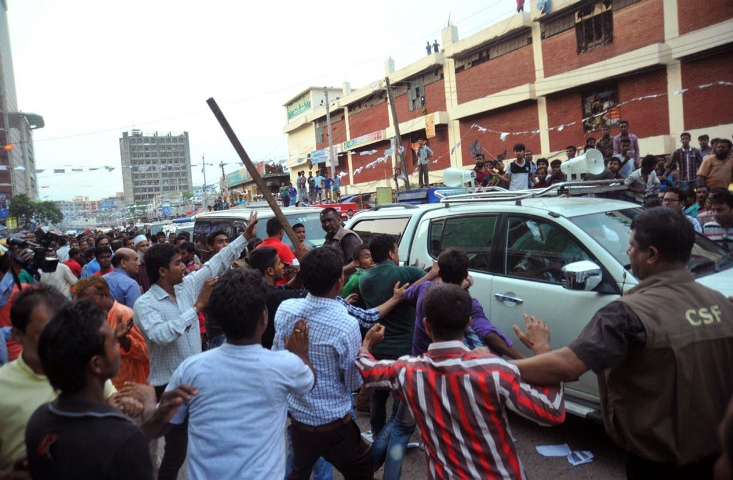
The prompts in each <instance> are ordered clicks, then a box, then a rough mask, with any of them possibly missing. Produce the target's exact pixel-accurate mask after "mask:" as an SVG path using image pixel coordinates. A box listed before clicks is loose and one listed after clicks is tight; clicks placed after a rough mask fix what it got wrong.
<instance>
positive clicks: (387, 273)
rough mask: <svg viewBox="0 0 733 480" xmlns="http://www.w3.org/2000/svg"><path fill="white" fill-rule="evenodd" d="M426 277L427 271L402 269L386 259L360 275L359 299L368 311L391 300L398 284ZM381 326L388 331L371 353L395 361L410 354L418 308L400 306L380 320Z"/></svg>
mask: <svg viewBox="0 0 733 480" xmlns="http://www.w3.org/2000/svg"><path fill="white" fill-rule="evenodd" d="M423 275H425V272H423V271H422V270H421V269H419V268H417V267H400V266H397V265H395V264H394V262H392V261H391V260H385V261H384V262H382V263H380V264H378V265H377V266H376V267H374V268H370V269H368V270H364V271H362V272H361V276H360V278H359V291H360V292H361V293H360V297H361V298H362V299H363V300H364V303H365V304H366V307H367V308H375V307H378V306H379V305H381V304H383V303H384V302H386V301H387V300H389V299H390V298H391V297H392V294H393V289H394V285H395V283H397V282H400V285H403V284H404V283H405V282H409V283H410V284H412V283H414V282H416V281H417V280H419V279H421V278H422V277H423ZM379 323H381V324H382V325H384V328H385V332H384V340H382V342H381V343H380V344H379V345H377V346H375V347H374V348H373V349H372V353H374V354H375V355H377V356H382V357H394V358H398V357H401V356H403V355H409V354H410V351H411V350H412V334H413V332H414V329H415V309H414V308H413V307H412V306H410V305H408V304H406V303H400V304H399V305H397V306H396V307H395V308H394V309H393V310H392V311H391V312H389V314H387V316H385V317H384V318H382V319H381V320H379Z"/></svg>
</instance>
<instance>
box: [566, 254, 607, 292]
mask: <svg viewBox="0 0 733 480" xmlns="http://www.w3.org/2000/svg"><path fill="white" fill-rule="evenodd" d="M562 272H563V274H564V275H565V282H564V284H563V286H564V287H565V288H566V289H568V290H582V291H586V292H590V291H591V290H593V289H595V288H596V287H597V286H598V285H599V284H600V283H601V280H602V279H603V274H602V272H601V267H599V266H598V265H596V264H595V263H593V262H590V261H588V260H583V261H580V262H574V263H569V264H567V265H565V266H564V267H563V268H562Z"/></svg>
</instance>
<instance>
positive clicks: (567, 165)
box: [560, 148, 606, 176]
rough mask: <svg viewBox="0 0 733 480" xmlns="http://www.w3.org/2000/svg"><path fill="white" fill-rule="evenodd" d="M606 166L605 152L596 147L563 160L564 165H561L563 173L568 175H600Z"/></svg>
mask: <svg viewBox="0 0 733 480" xmlns="http://www.w3.org/2000/svg"><path fill="white" fill-rule="evenodd" d="M604 168H606V167H605V166H604V165H603V154H602V153H601V152H600V151H599V150H596V149H595V148H592V149H590V150H588V151H587V152H585V154H583V155H581V156H579V157H575V158H573V159H571V160H568V161H566V162H562V165H560V170H561V171H562V173H564V174H565V175H568V176H572V175H580V174H582V173H592V174H593V175H598V174H599V173H601V172H602V171H603V169H604Z"/></svg>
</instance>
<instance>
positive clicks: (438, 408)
mask: <svg viewBox="0 0 733 480" xmlns="http://www.w3.org/2000/svg"><path fill="white" fill-rule="evenodd" d="M628 137H629V138H621V139H620V141H619V142H615V140H614V139H612V142H611V144H610V146H609V145H608V143H609V142H608V141H604V140H608V138H606V137H605V136H604V138H603V139H601V140H600V141H598V142H595V148H607V149H609V151H610V149H615V148H616V144H617V143H618V146H619V148H620V149H621V151H624V152H625V153H624V155H625V157H624V158H625V161H624V160H622V159H620V158H617V157H613V156H612V157H611V158H610V159H609V161H608V162H607V164H608V169H609V170H611V171H615V173H614V174H619V172H620V171H622V170H623V168H624V167H625V166H626V164H628V163H630V162H631V160H632V159H633V161H634V162H637V161H640V166H641V170H643V171H647V170H648V166H649V165H650V162H649V161H647V158H644V159H638V158H635V157H634V155H635V153H636V152H638V147H636V148H637V150H636V152H634V153H630V151H629V148H628V145H632V144H633V143H634V137H633V135H631V134H628ZM688 140H689V136H688ZM688 143H689V142H688ZM683 145H684V142H683ZM589 148H592V147H589ZM715 148H716V150H715V152H716V153H715V156H714V158H715V159H719V157H718V152H726V155H727V152H728V151H729V150H730V142H729V141H727V140H719V141H718V142H717V144H716V147H715ZM726 148H727V149H726ZM515 151H516V152H517V160H516V161H515V162H512V164H516V163H518V165H517V167H511V166H510V169H509V172H507V173H506V174H501V175H505V180H506V181H508V182H509V184H510V186H511V185H515V188H519V187H521V188H522V189H526V188H527V186H528V185H529V184H528V182H530V181H533V179H534V178H535V176H534V173H533V172H532V169H531V166H530V164H532V163H533V162H532V154H531V152H529V157H527V153H528V152H527V151H526V149H525V148H524V146H522V145H521V144H519V145H517V146H516V147H515ZM571 153H574V152H570V151H569V152H568V155H570V154H571ZM604 156H605V154H604ZM626 156H628V157H629V158H626ZM520 157H521V158H520ZM697 157H700V159H701V160H702V164H704V163H705V161H708V163H715V162H714V160H710V156H707V157H703V156H702V155H697V156H696V155H684V156H683V153H677V152H675V155H674V156H673V162H676V163H668V164H667V163H665V164H664V165H658V164H657V162H656V159H655V161H654V165H653V166H652V168H654V169H658V168H662V167H663V168H664V170H665V172H666V173H663V174H660V175H659V178H660V179H661V178H664V179H667V180H669V179H672V181H673V182H674V183H673V184H669V186H668V188H665V189H664V192H663V196H662V198H661V203H662V206H659V207H657V208H648V209H645V210H644V211H643V212H642V213H640V214H639V215H637V216H636V217H635V218H634V220H633V223H632V224H631V230H632V235H631V237H630V239H629V249H628V253H629V258H630V268H631V271H632V273H633V274H634V275H635V276H636V277H637V278H638V279H639V280H640V283H639V285H637V286H636V287H634V288H633V289H631V290H630V291H629V292H627V293H626V294H624V295H623V296H621V297H620V298H619V299H618V300H616V301H614V302H611V303H610V304H608V305H607V306H606V307H604V308H602V309H601V310H599V311H598V312H597V313H596V315H595V316H594V318H593V319H592V320H591V321H590V323H589V324H588V325H587V326H586V328H585V329H584V330H583V332H582V333H581V335H580V336H579V337H578V339H577V340H575V341H574V342H572V343H571V344H570V345H568V346H566V347H563V348H560V349H557V350H553V349H552V348H551V347H550V344H549V340H550V328H549V327H548V325H547V324H546V323H545V322H543V321H542V320H541V319H540V318H537V317H534V316H529V315H525V325H524V329H522V328H520V327H519V326H515V327H514V333H515V334H516V337H517V338H519V340H520V341H521V342H522V343H523V344H524V345H525V346H526V347H527V348H529V350H530V351H531V352H532V353H533V355H532V356H530V357H527V356H526V355H525V354H524V353H523V351H522V350H520V349H519V348H517V345H515V344H514V343H513V342H512V340H511V339H510V337H509V336H508V333H509V332H502V331H500V330H499V329H497V328H496V327H495V326H494V325H493V324H492V323H491V319H490V318H489V316H488V315H486V314H485V313H484V309H483V306H482V299H480V298H473V297H472V296H471V294H470V287H471V285H472V282H473V279H472V278H471V276H470V275H469V256H468V255H467V253H466V252H465V251H464V250H462V249H460V248H447V249H445V250H443V251H442V252H441V253H440V255H439V256H438V258H437V262H435V264H434V265H433V266H432V268H429V269H423V268H419V267H416V266H406V265H402V264H401V261H400V256H399V249H398V243H397V239H396V238H395V237H394V236H391V235H386V234H373V235H372V236H371V237H370V239H369V244H364V243H363V242H362V240H361V238H360V237H359V236H358V235H357V234H356V233H355V232H353V231H351V230H348V229H346V228H344V226H343V224H342V222H341V216H340V214H339V212H338V211H337V210H335V209H334V208H326V209H323V210H322V211H321V213H320V221H321V227H322V229H323V231H324V234H325V235H324V245H323V246H322V247H319V248H309V247H308V246H307V245H306V243H305V227H304V226H303V225H300V224H298V225H293V230H294V231H295V233H296V236H297V238H298V240H299V242H298V245H297V246H295V247H291V246H288V245H287V244H285V243H284V242H283V238H284V227H283V225H282V224H281V223H280V222H279V220H278V219H277V218H271V219H269V220H268V221H267V222H266V225H264V234H265V235H263V237H264V238H263V239H259V238H258V237H257V235H258V229H259V232H260V233H262V231H263V226H262V225H259V226H258V220H257V216H256V214H255V213H253V215H252V216H251V217H250V219H249V222H248V223H247V228H246V230H245V231H244V232H243V233H242V234H241V235H239V236H238V237H237V238H233V239H232V238H230V237H229V235H228V233H227V232H226V231H214V232H212V233H210V234H209V235H208V236H207V238H206V247H207V250H208V251H207V252H201V251H199V250H198V249H197V248H196V245H194V244H193V243H191V242H190V238H189V237H188V236H187V235H185V234H182V235H180V236H179V235H171V236H168V237H166V235H165V233H162V232H161V233H159V234H157V235H155V236H154V237H149V236H147V235H145V234H141V233H139V232H137V231H134V230H130V231H128V232H122V231H112V232H111V233H109V234H106V235H102V234H98V233H95V232H87V233H84V234H82V235H79V236H76V237H71V238H61V239H60V240H59V241H58V243H57V244H56V245H53V244H52V245H51V246H49V249H48V251H47V252H46V257H49V258H50V257H51V256H54V258H58V265H57V267H56V269H55V271H53V272H43V271H39V270H38V269H36V270H35V271H33V270H32V269H29V268H27V263H25V259H26V256H25V254H24V251H23V250H22V246H19V245H17V244H14V243H12V242H10V243H8V248H7V251H6V252H5V254H4V255H2V256H0V275H1V276H2V279H1V280H0V327H3V330H2V331H3V332H4V334H3V335H0V345H3V343H6V348H5V350H4V351H2V350H0V362H2V363H5V364H4V365H3V366H2V367H1V368H0V392H2V393H1V394H0V479H10V478H24V477H28V476H30V477H32V478H37V479H51V478H53V479H64V478H135V479H137V478H140V479H146V478H158V479H160V480H167V479H175V478H177V477H178V474H179V471H180V469H181V468H182V466H183V464H184V463H185V462H187V472H188V477H189V478H194V479H196V478H199V479H210V478H268V479H270V478H290V479H308V478H311V476H313V477H314V478H316V479H330V478H332V477H333V470H334V469H336V470H338V471H339V472H340V473H341V474H342V475H343V476H344V477H345V478H347V479H352V478H353V479H360V478H364V479H369V478H372V477H373V475H374V473H375V472H376V471H377V470H379V469H380V468H383V474H382V475H383V477H382V478H384V479H397V478H400V475H401V468H402V464H403V460H404V458H405V453H406V450H407V446H408V443H409V441H410V438H411V437H412V436H413V434H414V433H415V431H416V429H417V430H419V435H420V438H421V444H422V447H423V450H424V455H425V458H426V476H427V477H428V478H454V477H455V478H487V477H491V478H504V479H514V478H524V477H525V473H524V470H523V467H522V463H521V461H520V459H519V458H518V455H517V451H516V448H515V445H514V442H513V440H512V436H511V434H510V430H509V425H508V420H507V416H506V411H507V410H511V411H513V412H515V413H516V414H518V415H520V416H522V417H525V418H527V419H529V420H531V421H534V422H536V423H538V424H540V425H557V424H560V423H562V422H563V421H564V419H565V409H564V403H563V388H562V383H563V382H567V381H573V380H575V379H577V378H578V377H579V376H580V375H582V374H583V373H585V372H587V371H593V372H595V373H596V374H597V375H598V381H599V386H600V392H601V393H600V396H601V405H602V411H603V414H604V423H605V426H606V429H607V431H608V433H609V435H610V436H611V437H612V439H613V440H614V441H615V442H616V443H617V444H618V445H620V446H621V447H622V448H623V449H625V450H626V451H627V464H626V470H627V476H628V478H632V479H636V478H643V479H648V478H696V479H697V478H699V479H706V478H716V479H723V478H726V479H729V478H731V477H732V476H733V467H732V465H733V406H730V407H729V406H728V405H729V402H730V400H731V397H733V370H729V369H727V368H724V367H721V366H725V365H731V364H732V362H733V305H732V304H731V301H730V299H727V298H725V297H724V296H722V295H721V294H720V293H718V292H716V291H714V290H711V289H709V288H707V287H704V286H702V285H700V284H698V283H696V282H695V281H694V277H693V275H692V274H691V273H690V272H689V271H688V270H687V268H686V263H687V261H688V260H689V258H690V254H691V250H692V248H693V245H694V239H695V230H696V229H698V231H700V230H702V232H703V233H705V234H706V235H707V236H708V237H709V238H711V239H712V240H714V241H716V242H719V243H720V244H721V245H722V246H724V247H725V248H728V249H730V248H731V247H733V243H731V242H730V241H731V239H733V237H732V236H731V231H732V229H733V213H732V210H731V208H733V204H732V202H733V200H732V198H733V197H732V196H731V192H729V191H728V190H727V189H719V188H715V186H713V188H712V189H711V188H709V186H708V183H707V179H709V178H712V177H715V176H716V175H718V171H719V170H711V172H715V173H710V172H708V175H707V176H705V175H702V176H701V175H700V173H699V172H700V169H701V168H702V167H696V166H694V163H693V161H692V159H694V158H697ZM726 158H727V157H726ZM541 160H542V159H539V160H538V161H537V165H538V166H537V170H536V172H537V178H539V179H540V180H539V181H540V182H542V181H545V182H547V181H548V180H547V177H546V176H544V177H543V173H546V172H543V171H541V170H540V169H541V168H545V166H546V165H545V164H542V163H541ZM725 161H730V160H725ZM724 163H725V162H724ZM683 164H684V165H685V167H682V165H683ZM510 165H511V164H510ZM517 168H518V169H522V171H521V172H520V171H519V170H516V169H517ZM693 169H696V170H697V177H702V178H703V181H704V182H705V183H704V184H702V183H700V180H699V178H695V179H694V181H691V180H690V179H691V178H692V177H690V176H689V174H690V172H692V171H693ZM515 170H516V171H515ZM637 171H638V170H637ZM675 172H677V174H676V173H675ZM682 172H687V174H686V175H687V176H685V175H683V173H682ZM634 173H636V171H634V170H632V171H631V173H630V174H629V178H630V177H631V176H632V175H633V174H634ZM647 174H648V175H649V174H650V173H649V172H647ZM490 175H491V174H490ZM553 175H554V174H553ZM487 176H488V175H487ZM551 176H552V175H551ZM301 178H303V179H305V178H306V177H305V174H304V172H301V173H299V183H298V189H299V190H300V188H301V186H300V185H301V184H300V179H301ZM502 181H504V179H502ZM306 182H307V180H306ZM660 182H661V180H660ZM684 182H687V183H684ZM520 183H521V185H520ZM306 184H307V183H306ZM690 188H695V189H696V190H697V192H696V195H695V196H688V193H687V192H688V191H689V189H690ZM708 192H709V195H708ZM298 195H299V194H298ZM332 198H333V197H332ZM688 199H689V200H690V201H689V202H688ZM657 200H658V201H659V199H657ZM648 206H651V205H648ZM706 215H707V217H705V216H706ZM693 220H694V221H693ZM258 227H259V228H258ZM230 240H231V241H230ZM203 253H206V255H203ZM199 255H201V258H200V256H199ZM204 257H206V258H205V261H202V258H204ZM29 270H30V271H29ZM23 274H25V276H24V275H23ZM8 333H9V334H8ZM6 338H7V342H2V340H4V339H6ZM390 399H391V403H390ZM390 405H391V409H390V408H389V406H390ZM731 405H733V404H731ZM726 408H727V410H726ZM357 412H359V413H362V412H363V413H366V414H368V415H369V425H370V431H369V432H361V431H360V428H359V426H358V425H357V423H356V422H355V419H356V416H357ZM719 429H720V430H719ZM362 433H364V435H362ZM160 438H163V439H164V446H163V448H162V455H159V451H160V449H159V448H158V442H159V440H158V439H160Z"/></svg>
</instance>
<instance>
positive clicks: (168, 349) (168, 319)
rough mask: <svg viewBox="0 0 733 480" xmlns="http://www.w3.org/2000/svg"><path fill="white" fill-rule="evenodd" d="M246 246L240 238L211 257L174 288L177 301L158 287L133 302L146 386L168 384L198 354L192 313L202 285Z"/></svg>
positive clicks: (198, 336) (198, 335) (198, 340)
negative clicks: (145, 357) (146, 360)
mask: <svg viewBox="0 0 733 480" xmlns="http://www.w3.org/2000/svg"><path fill="white" fill-rule="evenodd" d="M246 245H247V241H246V240H245V239H244V237H243V236H241V235H240V236H239V237H238V238H237V239H236V240H234V241H233V242H232V243H230V244H229V245H228V246H226V247H225V248H223V249H222V250H221V251H220V252H219V253H217V254H216V255H214V256H213V257H211V259H210V260H209V261H208V262H206V263H205V264H204V266H203V267H201V268H200V269H199V270H197V271H195V272H193V273H189V274H188V275H186V276H185V277H183V282H181V283H179V284H178V285H176V286H175V287H174V289H175V292H176V301H175V302H174V301H173V299H172V298H171V297H170V295H168V293H167V292H166V291H165V290H163V289H162V288H160V287H159V286H158V285H157V284H154V285H152V286H151V287H150V290H148V291H147V292H146V293H145V294H144V295H142V296H141V297H140V298H138V299H137V301H136V302H135V309H134V310H135V325H137V326H138V328H139V329H140V331H141V332H142V334H143V337H145V342H146V343H147V344H148V354H149V355H150V376H149V377H148V383H151V384H153V385H155V386H161V385H165V384H167V383H168V381H169V380H170V378H171V376H172V375H173V372H175V370H176V368H178V365H180V364H181V362H183V361H184V360H185V359H187V358H188V357H190V356H191V355H195V354H197V353H201V333H200V331H199V316H198V314H197V313H196V310H194V309H193V304H194V303H196V300H197V299H198V296H199V293H201V289H203V288H204V283H206V280H208V279H209V278H211V277H214V276H216V275H221V274H222V273H224V272H225V271H226V269H227V268H229V266H230V265H231V264H232V262H233V261H234V260H236V259H237V258H239V255H240V254H241V253H242V250H244V247H245V246H246Z"/></svg>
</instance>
